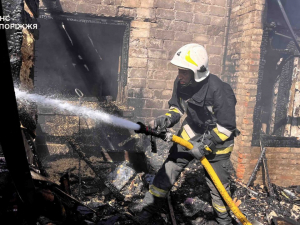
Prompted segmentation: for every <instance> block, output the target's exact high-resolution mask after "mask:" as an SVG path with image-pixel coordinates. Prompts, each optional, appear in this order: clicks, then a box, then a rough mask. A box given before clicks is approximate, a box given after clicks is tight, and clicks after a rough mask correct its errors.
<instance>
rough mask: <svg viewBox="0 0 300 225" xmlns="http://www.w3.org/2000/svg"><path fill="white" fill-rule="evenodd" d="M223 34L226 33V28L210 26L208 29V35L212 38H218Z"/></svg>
mask: <svg viewBox="0 0 300 225" xmlns="http://www.w3.org/2000/svg"><path fill="white" fill-rule="evenodd" d="M223 32H225V27H224V26H215V25H211V26H208V29H207V34H208V35H211V36H218V35H220V33H223Z"/></svg>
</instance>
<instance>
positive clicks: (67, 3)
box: [60, 1, 78, 13]
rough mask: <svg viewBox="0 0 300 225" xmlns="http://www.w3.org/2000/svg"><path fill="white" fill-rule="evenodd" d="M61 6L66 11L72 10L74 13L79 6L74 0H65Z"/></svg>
mask: <svg viewBox="0 0 300 225" xmlns="http://www.w3.org/2000/svg"><path fill="white" fill-rule="evenodd" d="M60 4H61V8H62V10H63V11H64V12H71V13H74V12H75V11H76V8H77V5H78V4H77V3H74V2H73V1H64V2H61V3H60Z"/></svg>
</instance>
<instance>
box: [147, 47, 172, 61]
mask: <svg viewBox="0 0 300 225" xmlns="http://www.w3.org/2000/svg"><path fill="white" fill-rule="evenodd" d="M148 55H149V58H155V59H167V55H168V54H167V52H166V51H165V50H159V49H149V50H148Z"/></svg>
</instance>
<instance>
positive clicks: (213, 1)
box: [41, 0, 228, 122]
mask: <svg viewBox="0 0 300 225" xmlns="http://www.w3.org/2000/svg"><path fill="white" fill-rule="evenodd" d="M41 9H43V10H56V11H60V12H65V13H72V14H73V13H84V14H86V15H91V16H100V17H110V18H117V19H130V20H131V24H130V34H129V35H130V39H129V46H128V47H129V48H128V49H127V50H128V64H127V66H128V72H127V71H126V72H127V73H126V75H127V83H126V85H125V87H124V93H123V98H122V99H124V101H125V102H127V103H128V105H129V106H132V107H134V108H135V111H134V113H135V117H136V118H135V119H136V120H139V121H142V122H146V121H149V120H151V119H153V118H154V117H157V116H158V115H161V114H163V113H164V112H165V111H166V110H167V108H168V104H167V102H168V100H169V98H170V97H171V93H172V88H173V80H174V78H175V77H176V75H177V71H176V68H175V67H173V66H172V65H171V64H170V63H169V61H170V59H171V58H172V57H173V54H174V53H175V51H176V50H177V49H178V48H179V47H181V46H183V45H184V44H187V43H191V42H196V43H199V44H202V45H204V46H205V47H206V48H207V51H208V53H209V56H210V59H209V60H210V65H209V68H210V70H211V72H212V73H215V74H220V73H221V70H222V61H223V52H224V43H225V35H226V27H227V12H228V7H227V0H205V1H200V0H197V1H192V2H189V1H180V0H167V1H158V0H147V1H146V0H130V1H125V0H102V1H101V0H90V1H68V0H62V1H56V2H53V1H47V0H42V1H41Z"/></svg>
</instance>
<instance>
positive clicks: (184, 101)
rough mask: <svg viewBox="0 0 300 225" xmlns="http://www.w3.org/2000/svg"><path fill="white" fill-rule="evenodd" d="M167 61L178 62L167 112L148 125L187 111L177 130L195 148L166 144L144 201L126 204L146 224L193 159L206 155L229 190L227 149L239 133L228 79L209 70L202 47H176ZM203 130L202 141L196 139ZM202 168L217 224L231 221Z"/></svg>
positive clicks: (166, 123)
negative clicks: (176, 49) (161, 163)
mask: <svg viewBox="0 0 300 225" xmlns="http://www.w3.org/2000/svg"><path fill="white" fill-rule="evenodd" d="M171 63H172V64H174V65H175V66H177V67H178V76H177V78H176V80H175V82H174V87H173V93H172V97H171V99H170V100H169V102H168V103H169V111H168V112H167V113H166V114H165V115H162V116H159V117H158V118H156V119H155V120H153V121H151V122H150V123H149V125H150V126H151V127H152V128H158V129H165V128H169V127H172V126H174V125H175V124H176V123H178V122H179V120H180V118H181V116H182V115H183V114H184V113H186V118H185V120H184V121H183V123H182V126H181V128H180V131H179V134H178V135H179V136H181V137H182V138H183V139H185V140H189V141H190V142H191V143H192V144H193V146H194V148H193V149H192V150H190V151H188V150H187V149H186V148H185V147H182V146H180V145H178V144H174V145H173V146H172V147H171V149H170V151H169V156H168V158H167V159H166V161H165V162H164V163H163V165H162V167H161V168H160V169H159V171H158V172H157V174H156V176H155V178H154V180H153V183H152V184H151V185H150V187H149V191H148V192H147V193H146V195H145V197H144V199H143V201H142V202H141V203H140V204H138V205H136V206H135V207H132V208H131V210H132V212H134V213H136V214H137V219H138V220H139V221H140V222H141V223H142V224H147V223H148V221H149V219H150V218H151V217H152V216H153V214H154V213H155V212H158V211H159V208H160V207H161V206H162V205H163V204H164V202H165V198H166V197H167V194H168V192H169V191H170V189H171V187H172V186H173V184H174V183H175V182H176V180H177V178H178V177H179V175H180V173H181V172H182V171H183V169H184V168H185V167H186V166H187V165H188V163H189V162H190V161H192V160H193V159H194V158H196V159H200V158H202V157H203V156H206V158H207V159H208V161H209V162H210V163H211V165H212V167H213V168H214V170H215V172H216V173H217V175H218V176H219V178H220V180H221V182H222V184H223V185H224V187H225V189H226V190H227V192H228V193H229V194H230V171H229V168H232V167H231V162H230V154H231V151H232V150H233V144H234V137H235V136H236V135H237V132H238V131H237V129H236V121H235V120H236V118H235V105H236V98H235V95H234V92H233V90H232V88H231V87H230V85H229V84H227V83H225V82H223V81H222V80H220V79H219V78H218V77H217V76H216V75H214V74H211V73H210V72H209V70H208V55H207V52H206V50H205V48H204V47H203V46H201V45H199V44H187V45H184V46H183V47H181V48H180V49H179V50H178V51H177V52H176V53H175V55H174V57H173V59H172V60H171ZM203 134H205V135H204V138H203V140H201V141H200V142H199V141H197V142H196V141H195V140H197V139H199V137H200V136H201V135H203ZM202 137H203V136H202ZM205 145H207V146H208V148H205V147H204V146H205ZM205 173H206V182H207V185H208V187H209V188H210V194H211V198H212V206H213V208H214V211H215V213H216V221H217V222H218V224H222V225H229V224H232V218H231V216H230V214H229V208H228V206H226V203H225V202H224V200H223V199H222V196H220V194H219V192H218V191H217V189H216V187H215V186H214V184H213V182H212V180H211V179H210V177H209V175H208V174H207V172H206V171H205Z"/></svg>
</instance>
